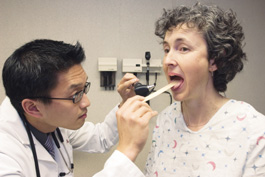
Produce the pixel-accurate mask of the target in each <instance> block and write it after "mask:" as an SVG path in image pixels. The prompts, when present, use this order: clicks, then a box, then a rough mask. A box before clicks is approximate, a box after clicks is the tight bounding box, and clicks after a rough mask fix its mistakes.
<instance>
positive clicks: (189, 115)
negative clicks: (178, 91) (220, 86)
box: [181, 93, 228, 131]
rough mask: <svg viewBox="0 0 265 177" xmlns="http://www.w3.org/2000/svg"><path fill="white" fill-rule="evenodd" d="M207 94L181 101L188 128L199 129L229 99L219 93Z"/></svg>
mask: <svg viewBox="0 0 265 177" xmlns="http://www.w3.org/2000/svg"><path fill="white" fill-rule="evenodd" d="M209 95H211V94H207V96H205V97H203V98H202V97H201V98H198V99H194V100H187V101H183V102H182V103H181V109H182V114H183V117H184V121H185V123H186V125H187V127H188V128H190V129H191V130H193V131H198V130H200V129H201V128H203V127H204V125H206V124H207V123H208V122H209V121H210V119H211V118H212V117H213V116H214V114H215V113H216V112H217V111H218V110H219V109H220V108H221V107H222V106H223V105H224V104H225V103H226V102H227V101H228V99H227V98H225V97H223V96H222V95H220V94H219V93H216V94H213V95H212V96H209Z"/></svg>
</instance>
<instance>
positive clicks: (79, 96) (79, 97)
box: [74, 91, 84, 103]
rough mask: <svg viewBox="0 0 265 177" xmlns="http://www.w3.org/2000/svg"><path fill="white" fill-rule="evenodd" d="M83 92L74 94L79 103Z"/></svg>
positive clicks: (76, 101)
mask: <svg viewBox="0 0 265 177" xmlns="http://www.w3.org/2000/svg"><path fill="white" fill-rule="evenodd" d="M83 93H84V92H83V91H81V92H78V93H76V94H75V96H74V103H78V102H79V101H80V100H81V99H82V97H83Z"/></svg>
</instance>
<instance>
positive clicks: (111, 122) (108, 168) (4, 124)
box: [0, 98, 143, 177]
mask: <svg viewBox="0 0 265 177" xmlns="http://www.w3.org/2000/svg"><path fill="white" fill-rule="evenodd" d="M117 109H118V108H117V106H116V107H115V108H114V109H113V110H112V111H111V112H110V113H109V114H108V115H107V116H106V119H105V121H104V122H103V123H101V124H96V125H94V124H92V123H89V122H86V123H85V124H84V126H82V127H81V128H80V129H79V130H77V131H72V130H67V129H63V128H60V129H61V133H62V135H63V137H64V144H65V147H66V150H65V149H64V147H63V146H62V144H61V152H62V153H63V157H64V158H65V160H66V162H67V163H68V165H69V158H68V156H67V154H66V153H67V152H68V155H69V156H70V161H71V162H73V149H74V150H80V151H86V152H91V153H93V152H106V151H108V150H109V149H110V148H111V147H112V146H113V145H114V144H116V143H117V141H118V132H117V123H116V116H115V112H116V110H117ZM33 141H34V143H35V147H36V152H37V157H38V162H39V169H40V173H41V177H56V176H58V174H59V173H60V172H66V173H67V172H68V171H69V170H68V168H67V166H66V165H65V163H64V161H63V159H62V156H61V155H60V153H59V150H58V149H57V148H55V160H54V159H53V158H52V157H51V156H50V155H49V153H48V152H47V150H46V149H45V148H44V147H43V146H42V145H41V144H40V143H39V141H38V140H37V139H36V138H35V137H34V136H33ZM54 147H56V146H55V145H54ZM88 160H90V159H88ZM113 168H115V169H113ZM88 170H89V169H88ZM128 171H131V174H132V175H131V176H143V174H142V173H141V172H140V170H139V169H138V168H137V167H136V166H135V165H134V164H133V163H132V162H131V161H130V160H129V159H128V158H127V157H125V156H124V155H123V154H122V153H119V152H118V151H115V152H114V153H113V154H112V156H111V157H110V158H109V159H108V161H107V162H106V164H105V167H104V169H103V170H102V171H101V172H99V173H97V174H96V175H95V177H97V176H113V177H114V176H128V174H129V172H128ZM2 176H9V177H10V176H14V177H15V176H20V177H34V176H36V171H35V163H34V159H33V155H32V151H31V147H30V143H29V139H28V135H27V133H26V130H25V127H24V125H23V122H22V121H21V119H20V117H19V115H18V114H17V112H16V110H15V109H14V108H13V106H12V105H11V103H10V101H9V99H8V98H5V100H4V101H3V103H2V105H1V107H0V177H2ZM66 176H73V174H72V173H70V174H68V175H66Z"/></svg>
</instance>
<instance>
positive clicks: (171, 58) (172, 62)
mask: <svg viewBox="0 0 265 177" xmlns="http://www.w3.org/2000/svg"><path fill="white" fill-rule="evenodd" d="M164 65H166V66H177V58H176V56H175V55H174V54H173V52H171V51H170V52H168V53H167V54H166V55H165V56H164Z"/></svg>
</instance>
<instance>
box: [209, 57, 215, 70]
mask: <svg viewBox="0 0 265 177" xmlns="http://www.w3.org/2000/svg"><path fill="white" fill-rule="evenodd" d="M216 70H217V66H216V64H215V61H214V59H211V60H210V62H209V71H210V72H214V71H216Z"/></svg>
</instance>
